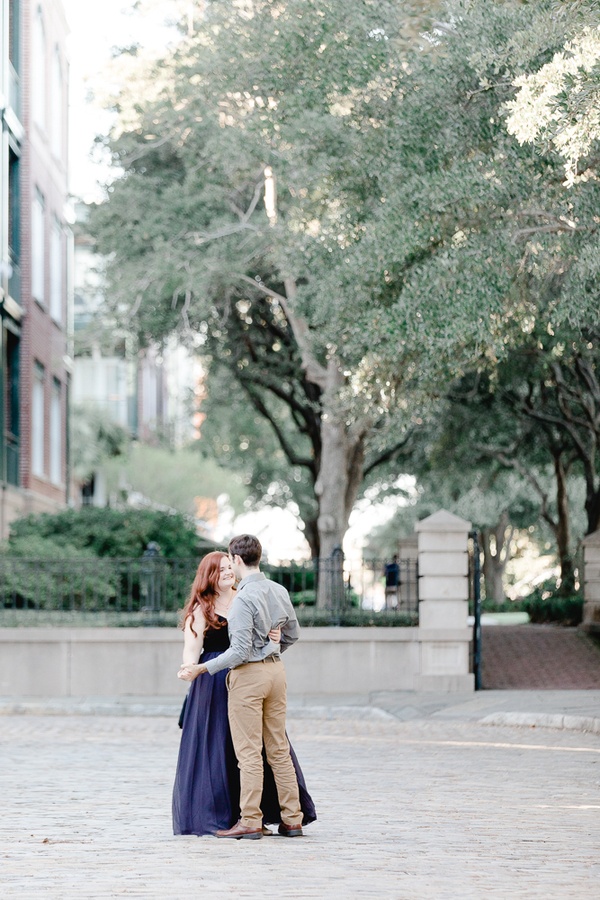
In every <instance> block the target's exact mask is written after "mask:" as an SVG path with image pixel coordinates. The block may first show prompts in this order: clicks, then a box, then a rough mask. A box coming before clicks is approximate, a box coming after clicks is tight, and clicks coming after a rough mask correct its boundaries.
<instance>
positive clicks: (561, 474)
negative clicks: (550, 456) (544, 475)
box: [554, 453, 575, 597]
mask: <svg viewBox="0 0 600 900" xmlns="http://www.w3.org/2000/svg"><path fill="white" fill-rule="evenodd" d="M554 472H555V474H556V510H557V515H556V530H555V534H556V552H557V554H558V561H559V565H560V588H559V589H558V593H559V594H560V595H561V596H563V597H568V596H570V595H571V594H572V593H573V591H574V589H575V572H574V568H573V558H572V556H571V548H570V546H569V545H570V543H571V541H570V535H569V498H568V496H567V473H566V470H565V467H564V465H563V461H562V453H555V454H554Z"/></svg>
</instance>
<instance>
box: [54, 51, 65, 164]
mask: <svg viewBox="0 0 600 900" xmlns="http://www.w3.org/2000/svg"><path fill="white" fill-rule="evenodd" d="M51 102H52V117H51V119H52V122H51V125H52V152H53V153H54V155H55V156H56V158H57V159H62V156H63V129H64V121H63V118H64V109H63V106H64V104H63V76H62V63H61V61H60V52H59V49H58V47H55V48H54V54H53V56H52V93H51Z"/></svg>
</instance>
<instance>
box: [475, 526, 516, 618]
mask: <svg viewBox="0 0 600 900" xmlns="http://www.w3.org/2000/svg"><path fill="white" fill-rule="evenodd" d="M512 534H513V530H512V528H509V527H508V513H506V512H503V513H502V515H501V517H500V521H499V522H498V524H497V525H496V526H495V527H494V528H482V529H481V544H482V547H483V566H482V571H483V579H484V583H485V598H486V600H493V601H494V602H495V603H502V602H503V601H504V599H505V597H506V594H505V592H504V572H505V569H506V564H507V562H508V560H509V556H510V553H509V550H510V541H511V540H512Z"/></svg>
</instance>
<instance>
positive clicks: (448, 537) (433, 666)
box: [415, 509, 475, 692]
mask: <svg viewBox="0 0 600 900" xmlns="http://www.w3.org/2000/svg"><path fill="white" fill-rule="evenodd" d="M470 530H471V523H470V522H466V521H465V520H464V519H461V518H459V517H458V516H455V515H453V514H452V513H450V512H447V511H446V510H445V509H442V510H440V511H439V512H436V513H434V514H433V515H431V516H428V517H427V518H426V519H423V520H422V521H420V522H418V523H417V526H416V528H415V531H416V532H417V547H418V560H419V642H420V648H421V665H420V674H419V675H418V676H417V677H416V683H415V689H416V690H421V691H441V692H450V691H453V692H454V691H473V690H474V689H475V676H474V675H473V674H472V673H470V672H469V643H470V641H471V639H472V629H471V628H469V627H468V625H467V617H468V613H469V600H468V597H469V581H468V577H469V557H468V539H469V531H470Z"/></svg>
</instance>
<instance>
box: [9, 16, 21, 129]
mask: <svg viewBox="0 0 600 900" xmlns="http://www.w3.org/2000/svg"><path fill="white" fill-rule="evenodd" d="M20 6H21V4H20V2H19V0H9V4H8V85H9V101H10V105H11V106H12V108H13V109H14V111H15V112H16V114H17V115H18V117H19V118H21V79H20V77H19V74H20V71H21V61H20V59H19V56H20V54H19V44H20V27H19V26H20V19H21V9H20Z"/></svg>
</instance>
